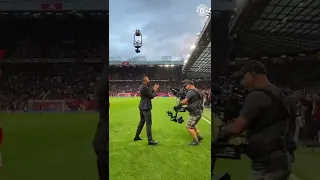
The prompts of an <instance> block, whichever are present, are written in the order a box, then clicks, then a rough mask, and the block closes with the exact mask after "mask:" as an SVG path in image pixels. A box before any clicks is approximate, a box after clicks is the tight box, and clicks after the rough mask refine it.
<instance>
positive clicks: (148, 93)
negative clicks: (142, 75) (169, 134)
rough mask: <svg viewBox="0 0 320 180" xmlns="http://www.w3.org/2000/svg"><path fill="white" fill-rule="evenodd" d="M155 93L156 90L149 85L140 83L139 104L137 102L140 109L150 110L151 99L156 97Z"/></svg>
mask: <svg viewBox="0 0 320 180" xmlns="http://www.w3.org/2000/svg"><path fill="white" fill-rule="evenodd" d="M156 96H157V94H156V92H155V91H154V90H153V89H151V88H150V87H149V86H147V85H145V84H141V86H140V97H141V100H140V104H139V109H140V110H151V109H152V103H151V99H153V98H154V97H156Z"/></svg>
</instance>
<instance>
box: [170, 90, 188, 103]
mask: <svg viewBox="0 0 320 180" xmlns="http://www.w3.org/2000/svg"><path fill="white" fill-rule="evenodd" d="M187 91H188V90H186V89H184V88H183V89H181V90H180V89H178V88H173V89H171V92H172V94H173V95H174V96H175V97H177V98H178V99H179V100H180V101H181V100H183V99H184V98H186V96H187Z"/></svg>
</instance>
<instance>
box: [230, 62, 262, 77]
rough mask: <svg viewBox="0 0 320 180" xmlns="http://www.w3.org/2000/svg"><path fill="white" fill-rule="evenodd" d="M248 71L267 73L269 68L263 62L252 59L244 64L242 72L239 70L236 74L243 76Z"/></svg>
mask: <svg viewBox="0 0 320 180" xmlns="http://www.w3.org/2000/svg"><path fill="white" fill-rule="evenodd" d="M248 72H255V73H257V74H267V69H266V67H265V66H264V65H263V63H262V62H260V61H256V60H250V61H248V62H246V63H245V64H244V65H243V67H242V68H241V70H240V72H237V73H236V75H238V76H243V75H245V74H246V73H248Z"/></svg>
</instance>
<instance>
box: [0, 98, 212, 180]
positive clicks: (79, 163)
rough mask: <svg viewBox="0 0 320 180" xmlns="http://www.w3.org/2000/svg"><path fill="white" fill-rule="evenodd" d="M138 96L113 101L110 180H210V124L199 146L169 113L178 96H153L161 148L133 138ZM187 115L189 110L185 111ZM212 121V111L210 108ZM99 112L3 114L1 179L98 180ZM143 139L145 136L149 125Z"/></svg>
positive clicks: (156, 134) (202, 127) (202, 126)
mask: <svg viewBox="0 0 320 180" xmlns="http://www.w3.org/2000/svg"><path fill="white" fill-rule="evenodd" d="M138 103H139V100H138V99H137V98H114V99H111V117H110V118H111V119H110V137H111V141H110V179H111V180H131V179H134V180H138V179H139V180H144V179H148V180H150V179H154V180H160V179H161V180H163V179H167V180H170V179H186V180H188V179H209V178H210V125H209V124H208V123H207V122H206V121H203V120H202V121H201V122H200V124H199V128H200V130H202V133H203V135H204V136H205V138H206V139H205V140H204V142H203V143H202V144H201V145H200V146H198V147H190V146H188V145H187V143H188V142H190V140H191V138H190V136H189V134H188V132H187V131H186V129H185V123H184V124H177V123H173V122H170V120H169V118H168V117H167V116H166V111H167V110H168V109H170V108H172V106H173V105H174V104H175V101H174V99H170V98H158V99H155V100H153V104H154V110H153V112H152V113H153V114H152V117H153V126H152V127H153V135H154V138H155V139H156V140H158V141H160V145H159V146H157V147H150V146H147V145H146V141H142V142H133V136H134V133H135V130H136V126H137V124H138V122H139V114H138V108H137V106H138ZM182 114H183V116H184V118H185V119H187V114H186V113H182ZM205 116H206V118H207V119H209V118H210V113H209V111H207V112H205ZM97 121H98V115H97V113H85V112H82V113H81V112H77V113H43V114H42V115H40V114H39V113H16V114H13V115H12V114H8V113H1V114H0V124H1V125H2V127H3V128H4V133H5V139H4V144H3V146H2V147H1V149H0V151H1V152H2V155H3V163H4V167H3V168H2V169H1V170H0V180H23V179H28V180H29V179H30V180H96V179H98V177H97V172H96V164H95V163H96V162H95V161H96V158H95V155H94V152H93V150H92V147H91V143H92V139H93V136H94V133H95V130H96V125H97ZM141 137H143V138H145V129H143V133H142V135H141Z"/></svg>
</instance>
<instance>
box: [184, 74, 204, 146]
mask: <svg viewBox="0 0 320 180" xmlns="http://www.w3.org/2000/svg"><path fill="white" fill-rule="evenodd" d="M184 82H185V84H184V87H185V89H187V90H188V92H187V95H186V97H185V99H183V100H182V101H180V102H179V105H185V104H188V111H189V120H188V123H187V129H188V131H189V133H190V135H191V136H192V139H193V141H192V142H191V143H189V144H190V145H199V144H200V141H201V140H203V137H202V136H201V134H200V130H199V128H197V126H196V125H197V124H198V122H199V120H200V119H201V117H202V110H203V106H202V95H201V92H200V90H198V89H197V88H196V87H195V86H194V83H193V81H190V80H185V81H184Z"/></svg>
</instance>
